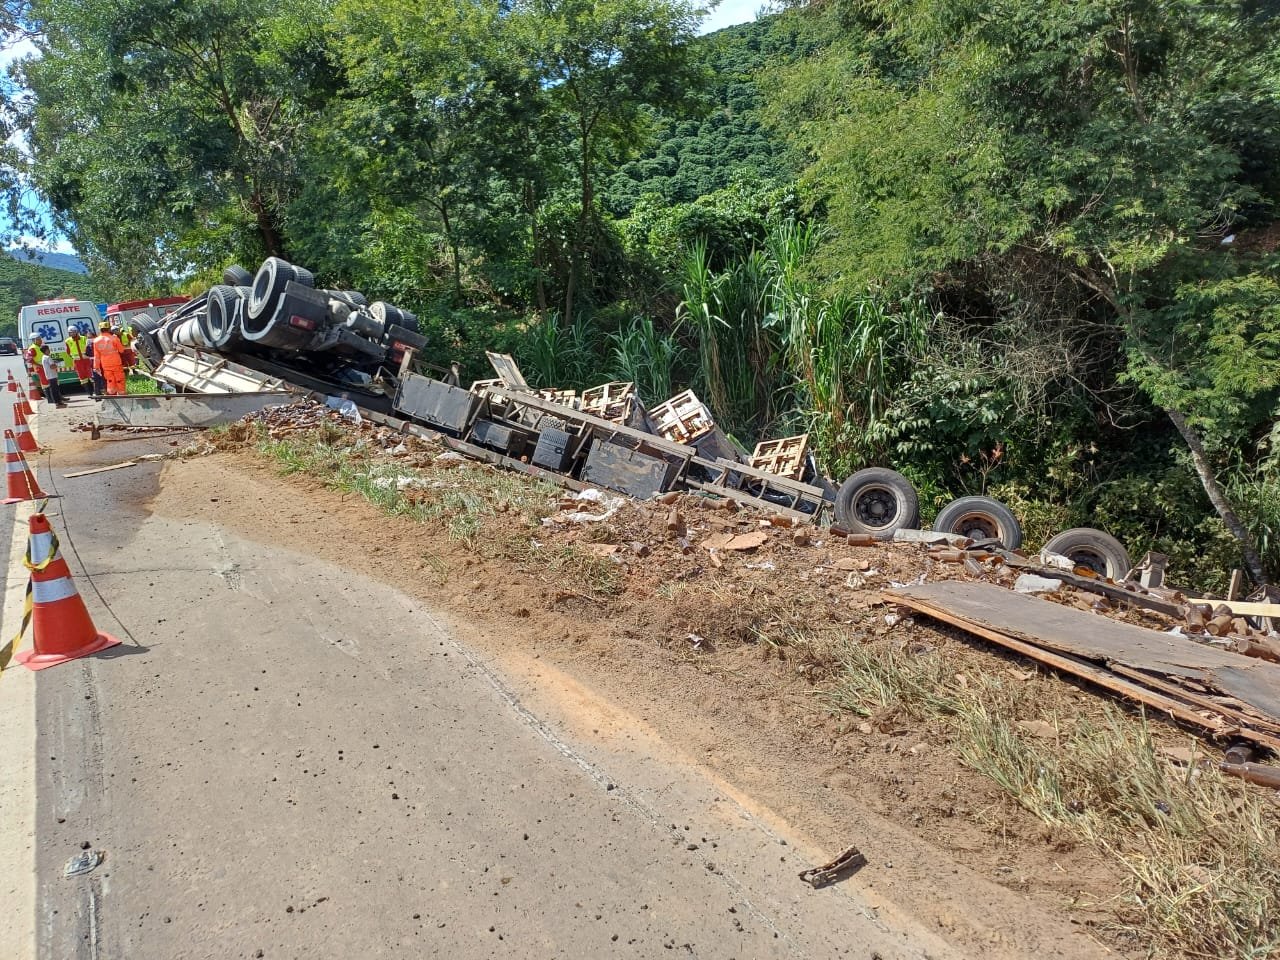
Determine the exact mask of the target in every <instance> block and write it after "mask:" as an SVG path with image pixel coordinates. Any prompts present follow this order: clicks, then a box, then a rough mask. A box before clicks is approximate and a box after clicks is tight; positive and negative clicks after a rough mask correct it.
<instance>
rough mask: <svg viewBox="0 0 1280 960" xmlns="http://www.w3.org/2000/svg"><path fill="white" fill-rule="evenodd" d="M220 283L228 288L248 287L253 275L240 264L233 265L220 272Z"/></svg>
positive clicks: (251, 282)
mask: <svg viewBox="0 0 1280 960" xmlns="http://www.w3.org/2000/svg"><path fill="white" fill-rule="evenodd" d="M222 282H223V283H225V284H226V285H227V286H229V287H248V286H251V285H252V284H253V274H252V273H250V272H249V271H248V270H246V269H245V268H244V267H242V266H240V264H238V263H237V264H233V265H232V266H229V267H227V269H225V270H223V271H222Z"/></svg>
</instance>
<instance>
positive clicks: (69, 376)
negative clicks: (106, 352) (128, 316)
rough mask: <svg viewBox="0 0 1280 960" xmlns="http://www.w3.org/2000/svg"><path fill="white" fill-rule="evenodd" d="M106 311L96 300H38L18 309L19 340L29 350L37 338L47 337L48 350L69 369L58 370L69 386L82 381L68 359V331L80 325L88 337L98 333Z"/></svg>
mask: <svg viewBox="0 0 1280 960" xmlns="http://www.w3.org/2000/svg"><path fill="white" fill-rule="evenodd" d="M101 316H102V314H100V313H99V312H98V305H97V304H96V303H94V302H93V301H92V300H71V299H67V300H37V301H36V302H35V303H31V304H28V305H27V306H25V307H21V308H19V310H18V339H19V340H20V341H21V342H22V350H23V351H24V352H25V351H26V349H27V347H29V346H31V341H32V340H34V339H35V338H36V337H43V338H44V346H45V349H46V350H50V351H52V352H53V354H54V355H55V356H57V357H58V358H59V360H60V361H61V366H62V367H65V368H66V369H60V370H59V371H58V382H59V383H61V384H65V385H67V386H74V385H78V384H79V383H80V378H79V377H77V376H76V374H75V371H74V370H72V369H71V364H69V363H67V362H66V341H67V334H68V333H70V332H71V327H72V326H73V325H74V326H77V327H79V328H80V329H81V331H83V332H84V334H85V336H86V337H93V336H95V335H96V334H97V332H98V324H99V323H100V322H101V321H100V318H101Z"/></svg>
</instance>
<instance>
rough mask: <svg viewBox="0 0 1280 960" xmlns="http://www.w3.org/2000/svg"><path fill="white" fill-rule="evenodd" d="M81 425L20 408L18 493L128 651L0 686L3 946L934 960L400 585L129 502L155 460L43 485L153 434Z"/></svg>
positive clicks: (23, 951)
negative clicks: (5, 730)
mask: <svg viewBox="0 0 1280 960" xmlns="http://www.w3.org/2000/svg"><path fill="white" fill-rule="evenodd" d="M3 376H4V373H3V368H2V367H0V377H3ZM83 412H84V408H83V407H79V408H78V405H75V404H73V406H72V407H71V408H69V409H68V410H67V411H63V412H59V413H58V414H45V415H44V416H42V418H41V421H42V422H41V423H40V424H39V425H38V429H39V432H40V434H41V440H42V442H43V443H47V444H50V445H51V446H52V450H53V452H52V454H51V455H50V456H45V457H42V458H41V459H40V463H41V466H42V469H41V473H40V479H41V480H42V481H44V480H45V479H46V478H47V479H48V480H49V482H50V484H51V485H55V486H56V489H57V492H58V493H59V494H60V495H61V496H60V498H59V499H58V500H56V501H54V506H51V508H50V511H51V519H52V520H53V523H54V526H55V529H56V530H57V531H58V532H59V535H60V536H61V537H62V538H63V545H64V553H66V555H67V559H68V561H69V563H70V564H71V568H72V571H73V574H74V575H75V577H76V580H77V584H78V585H79V587H80V591H81V594H82V596H83V597H84V599H85V601H86V603H87V605H88V607H89V610H90V613H91V614H92V615H93V617H94V620H95V623H96V625H97V626H98V628H99V629H102V630H106V631H108V632H111V633H114V634H116V635H118V636H119V637H120V638H121V639H122V640H123V641H124V642H123V643H122V644H121V645H120V646H118V647H114V648H112V649H111V650H110V651H107V652H104V653H103V654H99V655H96V656H93V657H88V658H84V659H82V660H79V661H76V662H73V663H69V664H65V665H62V666H58V667H55V668H52V669H49V670H46V671H43V672H42V673H40V674H38V675H34V680H33V675H30V674H26V673H25V671H22V673H23V674H24V675H23V676H18V677H11V676H10V671H6V673H5V675H4V677H3V680H4V683H3V684H0V687H5V688H7V689H0V701H3V700H5V698H8V704H7V705H5V711H6V712H5V713H4V714H3V715H2V716H0V723H8V724H9V736H8V738H7V742H6V744H5V750H4V751H3V753H4V754H5V755H7V756H8V757H9V760H8V761H7V762H6V763H5V764H0V766H3V767H4V770H3V771H2V772H3V773H4V775H5V776H6V777H8V778H10V780H11V783H10V788H11V793H10V796H9V799H10V800H11V806H8V807H6V819H7V820H9V821H10V822H9V824H8V825H7V827H0V868H7V869H8V871H9V872H8V875H7V877H6V882H7V883H8V888H7V903H10V904H15V905H16V906H15V909H14V911H13V912H12V913H11V916H17V917H18V918H19V920H22V921H23V922H15V923H13V924H11V925H10V927H11V929H10V930H9V931H8V933H7V934H3V935H0V937H3V936H7V937H8V939H9V941H11V942H6V941H4V940H3V939H0V948H3V949H6V950H7V952H6V953H5V955H6V956H13V957H24V956H33V955H34V956H38V957H41V958H47V960H70V958H128V960H149V958H155V960H169V958H178V957H192V958H197V957H201V958H202V957H209V958H213V957H218V958H222V957H267V958H274V957H306V958H330V957H332V958H344V960H345V958H351V957H428V956H440V957H451V958H473V957H566V958H568V957H655V956H669V955H680V956H692V957H703V958H733V957H738V958H765V957H813V958H822V957H844V956H848V957H858V958H872V957H877V956H878V957H881V958H884V960H889V958H895V957H926V956H928V957H934V958H943V957H950V956H956V954H955V953H954V951H951V950H950V949H949V948H948V947H947V946H946V945H945V944H944V943H942V942H941V941H940V940H939V939H938V938H936V937H935V936H933V935H931V934H930V933H928V932H926V931H924V930H921V929H918V928H916V927H915V926H913V925H912V924H911V923H910V922H909V921H908V920H906V919H904V918H902V917H900V916H897V915H896V914H894V913H892V911H891V910H890V908H888V907H886V905H883V904H876V903H875V902H874V901H873V898H871V896H870V894H869V893H868V892H867V891H863V890H861V889H860V888H859V886H858V884H857V881H856V878H855V880H853V881H850V882H848V883H845V884H840V885H837V886H835V887H830V888H827V889H825V890H822V891H814V890H811V889H810V888H808V887H807V886H805V885H804V884H802V883H800V882H799V881H798V880H797V877H796V874H797V873H798V872H799V870H801V869H803V868H804V867H805V866H809V865H811V863H812V861H811V860H806V855H805V852H804V850H803V846H801V848H800V849H797V845H796V841H795V838H790V839H789V838H788V836H787V835H786V833H785V832H784V831H781V830H780V829H779V828H778V827H777V826H776V825H774V824H771V823H770V821H768V820H767V818H762V817H761V816H760V815H758V813H757V812H753V811H751V810H749V809H748V808H746V807H744V806H742V805H741V804H740V803H739V802H738V801H737V800H735V799H734V798H732V797H731V796H728V795H727V794H726V793H725V792H724V791H723V790H722V789H721V788H720V787H718V786H717V785H716V784H715V783H713V782H711V781H710V780H708V779H707V778H706V777H705V776H704V775H703V774H702V773H701V772H700V771H699V769H698V768H696V767H694V766H692V765H690V764H688V763H687V762H685V761H683V760H682V759H681V758H680V757H679V756H678V755H676V754H674V753H672V752H670V751H668V750H666V749H664V748H663V746H662V745H661V744H657V743H653V742H649V741H645V740H643V738H627V742H626V743H625V745H622V746H611V745H608V744H602V743H600V742H597V741H592V740H590V739H589V738H588V739H584V738H582V737H579V736H577V735H575V734H574V733H573V729H574V728H573V725H572V724H568V723H566V722H562V721H563V718H558V717H556V716H554V715H549V714H545V713H535V712H534V711H533V710H532V709H530V707H529V706H528V705H527V704H526V702H525V701H524V699H522V697H521V695H520V693H519V691H518V689H517V688H516V687H513V685H512V684H511V683H509V682H508V678H505V677H504V676H503V675H502V674H501V673H499V672H498V671H496V670H495V669H494V668H493V667H492V666H490V665H489V664H486V663H485V662H483V660H482V659H481V658H479V657H478V656H477V655H476V654H475V653H474V652H473V651H471V650H469V649H468V648H466V647H465V646H464V645H462V644H460V643H459V642H458V641H457V640H456V639H454V638H453V637H452V636H450V634H449V633H448V632H447V630H445V629H444V628H443V627H442V626H441V625H440V624H439V623H438V622H437V620H436V618H435V616H434V615H433V613H432V611H431V610H429V609H425V608H423V607H422V606H421V605H420V604H418V603H417V602H416V601H413V600H411V599H409V598H407V597H406V596H404V595H403V594H400V593H398V592H396V591H394V590H392V589H390V588H388V587H386V586H384V585H382V584H380V583H377V582H375V581H372V580H369V579H366V578H363V577H361V576H358V575H355V574H353V573H351V572H349V571H347V570H344V569H343V568H341V567H338V566H334V565H332V564H328V563H325V562H322V561H319V560H317V559H315V558H313V557H309V556H305V555H302V554H299V553H296V552H294V551H291V550H289V549H287V548H284V547H280V546H267V545H264V544H262V543H256V542H250V541H247V540H243V539H241V538H238V537H236V536H233V535H231V534H230V533H229V532H228V531H227V530H225V529H222V528H220V527H218V526H216V525H213V524H206V523H196V522H192V521H187V520H183V519H181V518H179V517H177V516H174V515H167V514H166V513H165V512H163V511H158V510H156V509H153V502H154V501H155V500H156V495H157V492H158V491H159V489H160V483H161V482H162V481H161V466H160V464H156V463H146V464H142V465H140V466H137V467H133V468H130V469H126V470H118V471H114V472H108V473H99V474H95V475H92V476H87V477H81V478H78V479H67V478H66V477H65V474H66V473H67V472H71V471H73V470H75V469H85V468H87V467H90V466H93V465H97V464H107V463H112V462H117V461H120V460H124V459H126V458H127V457H129V456H132V455H136V453H138V452H140V451H142V450H145V449H148V448H149V445H154V443H155V442H154V441H132V442H122V443H110V442H106V441H99V442H98V443H96V444H94V443H90V442H89V441H86V440H83V439H81V437H83V435H72V434H69V433H67V432H66V430H65V420H66V417H64V416H62V415H61V414H63V413H65V414H67V415H71V416H75V415H77V414H79V415H83ZM171 493H173V491H166V495H168V494H171ZM223 495H225V496H226V497H229V498H230V497H235V496H238V495H243V492H242V491H237V490H226V491H225V492H224V494H223ZM55 513H56V516H52V514H55ZM24 527H25V524H24ZM264 539H270V538H264ZM15 542H17V541H15ZM3 552H4V551H0V553H3ZM10 562H11V561H10ZM6 573H7V576H6V582H7V583H8V584H9V593H8V598H7V600H6V603H5V611H4V615H5V624H4V628H5V630H6V631H9V630H10V629H11V628H12V627H14V626H16V622H15V621H14V613H15V611H14V608H13V597H14V595H15V589H19V590H20V584H21V583H22V582H23V576H22V571H20V570H18V571H14V570H13V569H11V568H7V569H6ZM27 642H30V641H29V640H28V641H27ZM32 684H33V685H34V711H33V713H34V720H35V724H34V732H33V733H24V730H23V725H22V721H21V718H20V717H19V718H18V719H16V720H15V719H13V717H14V716H15V711H16V712H17V713H21V710H20V709H18V708H17V707H16V706H14V705H15V704H18V703H19V701H20V700H21V699H22V697H21V695H20V694H21V693H22V691H27V690H30V689H31V685H32ZM10 692H13V693H14V696H12V697H10V696H9V693H10ZM25 738H29V739H26V740H25V742H24V739H25ZM23 757H26V758H27V759H28V760H30V758H31V757H34V763H30V762H28V763H27V764H26V766H25V768H23V767H22V765H21V764H18V763H17V760H18V759H21V758H23ZM15 758H16V759H15ZM2 759H3V758H2V757H0V760H2ZM24 769H25V773H24V772H23V770H24ZM28 776H29V778H30V782H31V783H32V784H33V785H34V794H33V799H32V801H31V802H32V803H33V804H34V819H33V824H34V857H33V858H32V859H33V860H34V863H33V864H32V865H31V866H28V867H26V868H23V866H22V864H23V859H22V858H23V856H24V855H28V856H29V855H30V853H31V850H30V849H29V847H30V845H28V848H24V847H23V836H22V829H23V828H22V816H21V814H22V811H23V810H24V809H25V805H26V804H27V802H28V801H27V800H25V799H24V798H23V797H24V796H25V795H23V794H21V791H20V788H21V786H22V781H23V778H24V777H28ZM15 791H16V792H15ZM10 811H14V812H13V814H12V815H10ZM86 845H87V846H89V847H91V848H92V849H95V850H100V851H103V852H105V854H106V860H105V862H104V863H103V864H102V865H101V866H99V867H98V868H97V869H96V870H95V871H94V872H92V873H90V874H88V875H87V876H79V877H73V878H70V879H67V878H64V876H63V868H64V865H65V864H66V862H67V861H68V859H69V858H71V857H73V856H74V855H76V854H78V853H79V852H80V851H81V849H82V847H84V846H86ZM24 849H26V854H24ZM6 858H7V859H6ZM6 865H7V866H6ZM32 867H33V868H34V874H33V873H32V872H31V870H32ZM0 892H6V890H5V888H0ZM24 898H25V899H24ZM27 904H29V907H28V906H27ZM28 909H29V910H30V911H31V913H30V917H29V919H30V921H31V922H30V923H29V924H28V923H26V922H25V919H24V918H26V917H27V914H26V911H27V910H28ZM28 927H29V928H30V937H29V938H28V939H24V934H23V931H24V930H27V928H28Z"/></svg>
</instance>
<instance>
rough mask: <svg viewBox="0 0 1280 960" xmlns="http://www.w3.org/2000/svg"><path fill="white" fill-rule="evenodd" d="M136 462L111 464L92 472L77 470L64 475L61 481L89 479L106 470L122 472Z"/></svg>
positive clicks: (95, 468) (96, 468)
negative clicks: (80, 478)
mask: <svg viewBox="0 0 1280 960" xmlns="http://www.w3.org/2000/svg"><path fill="white" fill-rule="evenodd" d="M137 465H138V461H137V460H126V461H124V462H123V463H113V464H111V466H109V467H94V468H93V469H92V470H78V471H76V472H75V473H64V474H63V475H62V479H63V480H74V479H75V478H76V477H90V476H93V474H95V473H106V472H107V471H108V470H123V469H124V468H125V467H136V466H137Z"/></svg>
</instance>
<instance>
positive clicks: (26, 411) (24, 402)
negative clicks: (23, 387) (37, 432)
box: [18, 393, 36, 417]
mask: <svg viewBox="0 0 1280 960" xmlns="http://www.w3.org/2000/svg"><path fill="white" fill-rule="evenodd" d="M18 396H20V397H22V394H21V393H19V394H18ZM18 406H20V407H21V408H22V415H23V416H26V417H29V416H31V415H32V414H34V413H35V412H36V408H35V407H33V406H32V405H31V401H30V400H28V399H27V398H26V397H22V399H21V400H19V401H18Z"/></svg>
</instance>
